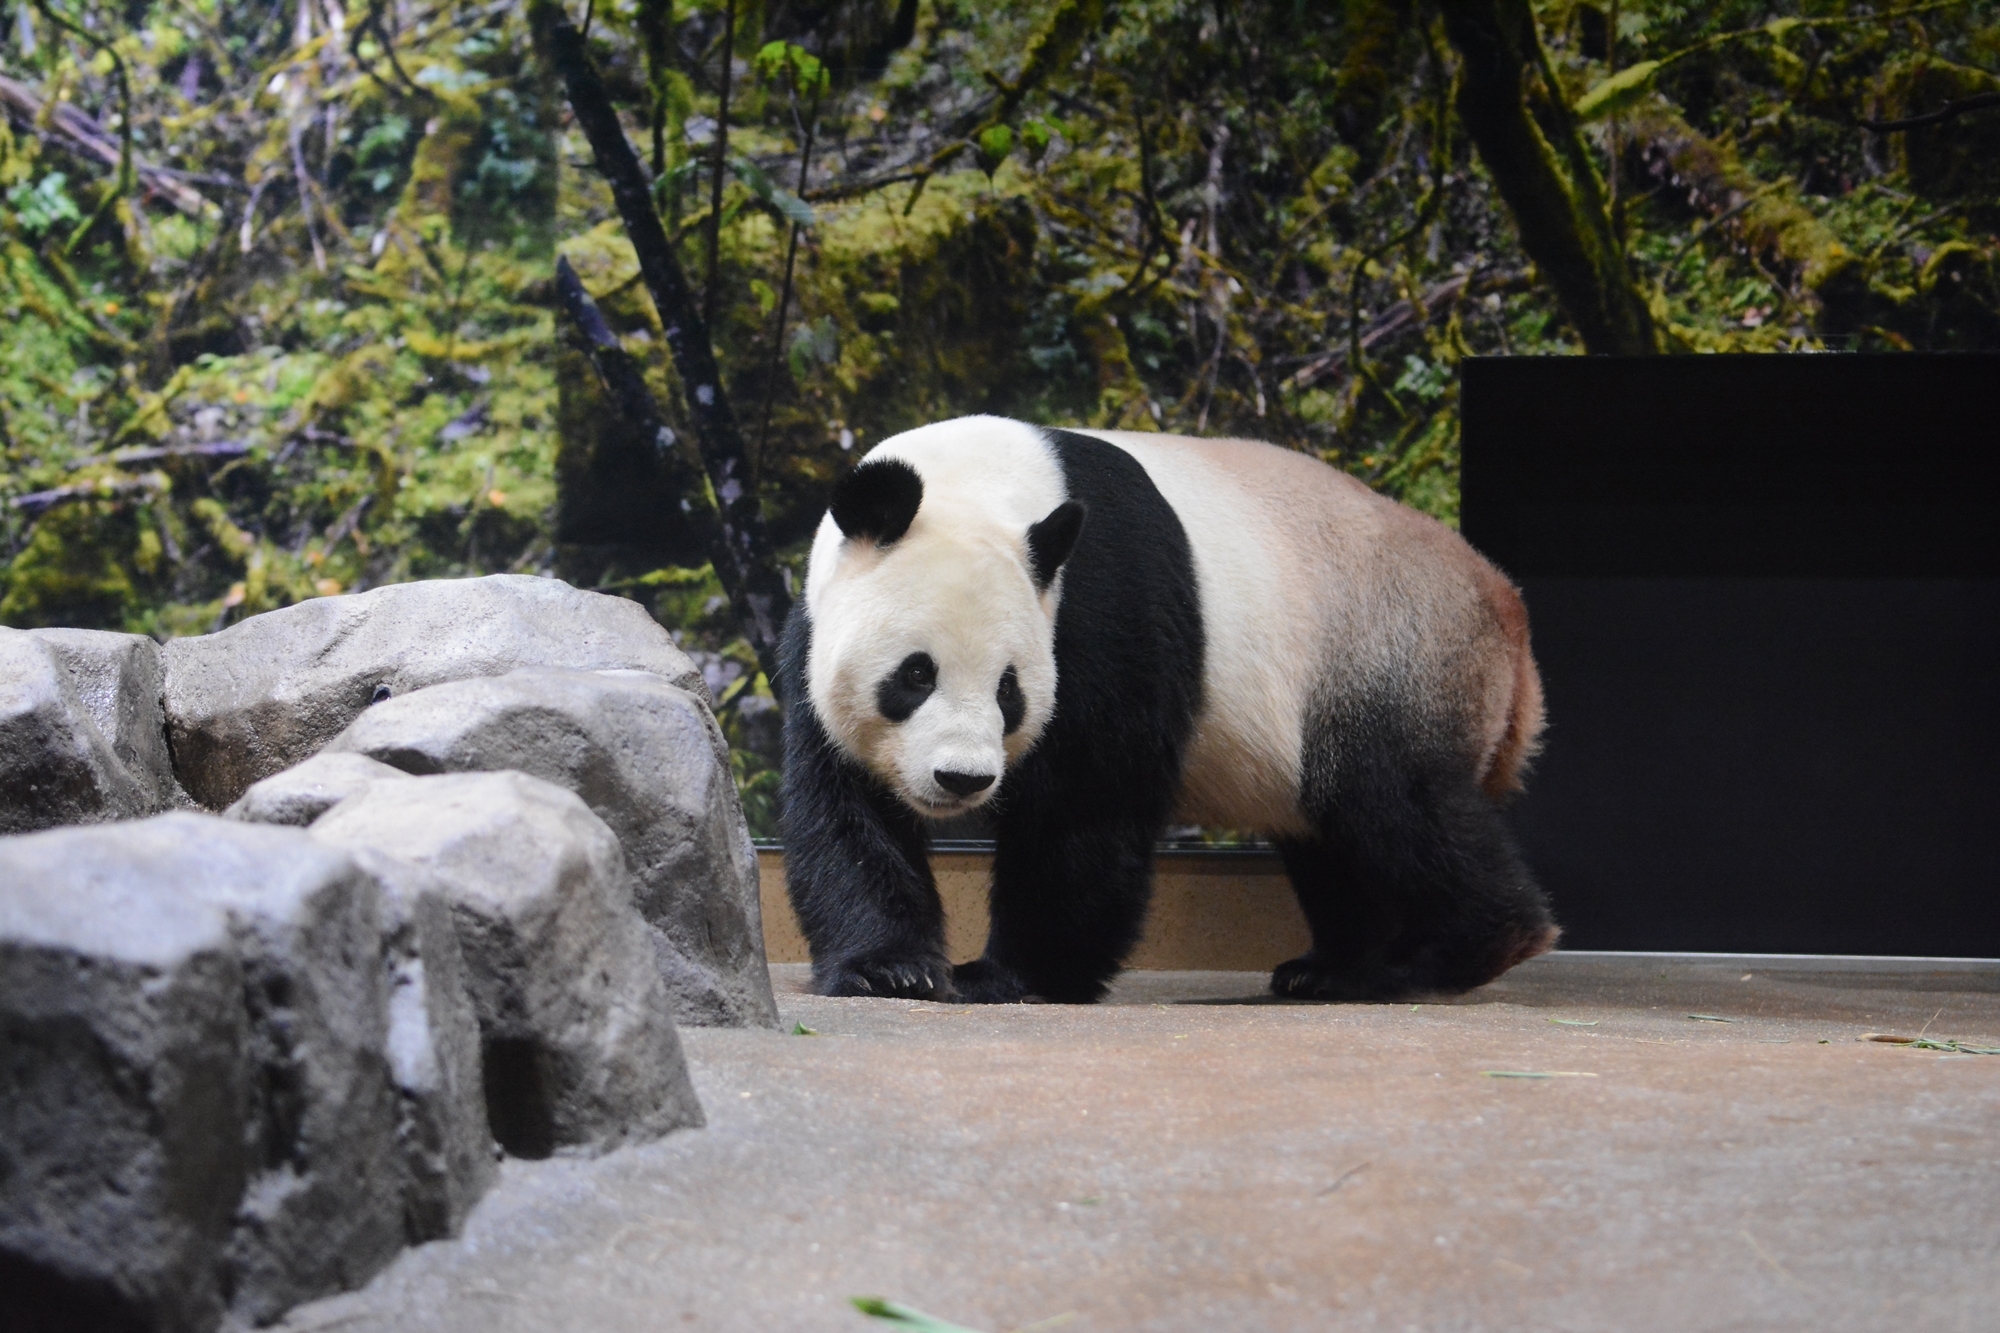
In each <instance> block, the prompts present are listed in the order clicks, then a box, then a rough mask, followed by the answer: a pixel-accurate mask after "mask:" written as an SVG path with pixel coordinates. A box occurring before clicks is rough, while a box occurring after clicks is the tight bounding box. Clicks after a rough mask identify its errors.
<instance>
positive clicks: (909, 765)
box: [896, 694, 1007, 819]
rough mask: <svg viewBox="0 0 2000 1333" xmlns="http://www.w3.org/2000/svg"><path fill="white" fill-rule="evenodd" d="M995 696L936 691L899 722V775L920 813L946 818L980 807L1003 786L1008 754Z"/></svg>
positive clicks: (904, 791) (906, 796) (906, 795)
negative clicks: (947, 695) (944, 694)
mask: <svg viewBox="0 0 2000 1333" xmlns="http://www.w3.org/2000/svg"><path fill="white" fill-rule="evenodd" d="M1003 726H1004V723H1003V721H1002V719H1001V717H1000V709H999V708H998V706H997V705H995V704H994V703H993V701H992V700H991V699H982V698H978V697H974V698H972V699H946V698H943V697H940V695H936V694H934V695H932V696H931V697H930V698H929V699H927V700H925V701H924V704H923V706H922V707H920V708H918V709H917V711H916V712H915V713H913V714H911V715H910V717H909V718H908V720H906V721H904V722H903V723H901V724H900V725H899V726H898V727H897V731H898V733H899V734H898V736H897V741H898V745H897V748H898V750H899V751H900V753H899V754H898V755H897V762H896V776H897V778H898V782H897V785H898V786H899V787H901V788H902V793H901V794H902V796H903V798H904V800H905V801H907V802H908V803H909V804H910V805H911V806H912V807H914V808H915V809H916V810H917V812H918V813H919V814H924V815H928V816H930V817H932V818H934V819H944V818H948V817H950V816H952V815H961V814H964V813H965V812H966V811H968V810H974V809H977V808H978V807H979V806H981V805H984V804H985V803H986V802H987V801H989V800H991V799H992V798H993V796H994V794H995V793H996V792H997V791H999V789H1000V784H1001V780H1002V778H1003V776H1004V774H1005V768H1006V763H1007V753H1006V750H1005V749H1004V747H1003V745H1002V739H1003V738H1002V735H1001V731H1002V728H1003Z"/></svg>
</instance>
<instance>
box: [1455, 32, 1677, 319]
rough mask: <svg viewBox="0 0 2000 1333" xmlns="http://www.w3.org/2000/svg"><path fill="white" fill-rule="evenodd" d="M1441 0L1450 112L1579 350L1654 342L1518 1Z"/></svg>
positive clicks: (1590, 169)
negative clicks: (1455, 59) (1458, 65)
mask: <svg viewBox="0 0 2000 1333" xmlns="http://www.w3.org/2000/svg"><path fill="white" fill-rule="evenodd" d="M1441 8H1442V10H1443V14H1444V26H1445V35H1446V36H1447V38H1448V39H1449V40H1450V42H1451V44H1452V47H1453V49H1455V50H1456V51H1457V52H1458V56H1459V59H1460V61H1461V62H1462V63H1463V72H1462V74H1461V76H1460V83H1459V90H1458V112H1459V117H1460V119H1462V120H1463V121H1464V123H1465V129H1466V132H1467V133H1468V134H1469V135H1471V137H1472V142H1473V143H1474V144H1475V145H1477V147H1478V149H1479V156H1480V159H1481V160H1482V161H1483V162H1485V164H1486V170H1487V172H1488V173H1489V174H1491V175H1492V177H1493V182H1494V184H1495V185H1496V186H1498V187H1499V190H1500V197H1501V198H1502V199H1504V200H1506V202H1507V208H1508V211H1509V212H1510V213H1512V214H1513V217H1514V225H1515V227H1516V229H1517V230H1518V231H1519V232H1520V234H1521V248H1522V249H1523V250H1525V251H1527V252H1528V257H1529V258H1530V259H1532V260H1534V261H1535V266H1536V267H1537V268H1539V269H1540V270H1541V272H1542V275H1543V276H1544V277H1546V278H1547V279H1548V281H1549V283H1550V285H1552V286H1553V287H1554V288H1555V291H1556V299H1557V300H1559V301H1561V302H1562V307H1563V313H1564V314H1566V315H1567V316H1568V317H1569V321H1570V323H1571V324H1572V325H1574V326H1575V327H1576V331H1577V333H1578V334H1579V335H1581V337H1582V338H1583V345H1584V347H1585V348H1586V349H1587V350H1588V351H1591V352H1597V353H1616V354H1624V355H1638V354H1643V353H1648V352H1657V351H1659V350H1660V341H1659V333H1658V330H1657V329H1656V328H1655V327H1654V324H1653V317H1652V314H1651V312H1650V311H1649V310H1648V309H1647V306H1646V302H1645V300H1644V298H1643V297H1641V295H1640V294H1639V291H1638V288H1637V287H1635V286H1634V285H1633V282H1632V275H1631V272H1630V271H1629V270H1628V269H1627V267H1626V264H1625V253H1624V250H1623V248H1622V247H1621V246H1620V245H1619V244H1618V237H1617V233H1616V232H1615V231H1614V230H1613V228H1612V225H1611V215H1610V212H1609V211H1608V210H1607V209H1606V207H1605V198H1604V184H1603V182H1602V181H1601V180H1600V179H1599V178H1598V175H1597V167H1596V165H1595V163H1594V162H1592V160H1591V157H1590V151H1589V149H1588V147H1587V146H1586V145H1585V144H1584V142H1583V136H1582V134H1581V132H1580V131H1579V130H1578V128H1577V125H1576V120H1575V118H1574V117H1573V116H1572V115H1571V114H1570V109H1569V105H1568V103H1566V102H1565V101H1564V100H1563V96H1562V91H1561V89H1560V88H1557V87H1555V86H1554V84H1553V80H1552V77H1551V75H1550V73H1549V66H1548V60H1547V58H1546V56H1545V55H1544V53H1543V51H1542V41H1541V36H1540V34H1539V33H1538V32H1537V31H1536V29H1535V16H1534V13H1533V11H1532V10H1531V9H1530V8H1529V7H1528V0H1443V3H1442V6H1441ZM1545 130H1546V133H1545V132H1544V131H1545Z"/></svg>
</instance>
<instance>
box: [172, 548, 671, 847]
mask: <svg viewBox="0 0 2000 1333" xmlns="http://www.w3.org/2000/svg"><path fill="white" fill-rule="evenodd" d="M164 652H165V660H166V712H167V726H168V733H169V736H170V738H171V742H172V747H173V755H174V762H175V765H176V772H177V773H178V774H179V777H180V781H181V785H182V786H183V787H184V788H186V790H187V793H188V794H189V795H190V796H192V797H193V798H194V799H195V800H196V801H198V802H200V803H201V804H202V805H204V806H206V807H208V808H210V809H215V810H220V809H222V808H224V807H225V806H227V805H229V804H230V803H231V802H233V801H235V800H236V798H237V797H239V796H241V795H242V794H243V792H244V791H245V789H247V788H248V787H249V786H250V785H251V784H252V783H254V782H257V781H258V780H260V779H262V778H267V777H269V776H271V775H272V774H274V773H279V772H282V771H283V770H285V769H287V768H290V767H291V766H292V765H293V764H296V763H298V762H299V761H300V760H302V759H305V758H306V757H308V756H309V755H312V754H314V753H316V752H317V751H318V750H319V749H320V747H321V746H323V745H325V744H326V742H327V741H329V740H331V739H332V738H333V737H334V736H335V735H337V734H338V733H339V732H340V731H341V730H342V728H344V727H346V726H347V725H348V723H350V722H352V721H353V720H354V719H355V718H356V717H357V716H358V715H359V714H360V713H361V711H362V710H363V709H365V708H367V707H368V706H369V704H370V703H373V702H379V701H380V700H382V699H387V698H392V697H395V696H397V695H402V694H407V693H409V692H410V691H412V690H418V689H422V688H424V687H425V686H427V685H436V684H440V683H442V682H444V681H450V680H464V679H467V678H470V677H475V676H494V675H500V674H503V673H505V672H508V671H511V670H513V669H514V668H516V667H521V666H568V667H578V668H584V669H589V670H597V669H602V668H614V667H615V668H630V669H634V670H640V671H651V672H654V673H656V674H658V675H661V676H664V677H666V678H667V679H668V680H671V681H674V682H675V683H677V684H680V685H681V686H683V688H686V689H690V690H693V691H695V692H697V693H699V692H701V691H702V690H703V688H704V687H703V686H702V684H701V674H700V673H699V672H698V671H696V670H695V668H694V666H693V664H692V663H690V662H689V661H688V659H687V657H686V656H685V655H684V654H683V653H682V652H681V651H680V650H679V649H678V648H676V647H675V646H674V643H673V639H672V638H671V636H669V635H668V633H667V632H666V631H665V630H664V629H662V628H660V626H659V625H658V624H657V623H655V622H654V620H653V619H652V617H650V616H649V615H647V614H646V611H645V609H644V608H643V607H641V606H640V605H639V604H638V603H637V602H632V601H627V600H625V599H623V598H619V597H608V596H604V595H602V594H599V593H590V592H580V591H578V590H577V589H575V588H572V587H570V586H569V585H568V584H566V583H561V582H558V581H556V580H554V579H540V578H532V577H528V576H524V575H513V574H495V575H491V576H489V577H486V578H479V579H439V580H433V581H430V582H424V583H402V584H394V585H391V586H389V587H384V588H376V589H374V590H372V591H370V592H365V593H356V594H353V595H350V596H345V597H321V598H316V599H314V600H312V601H309V602H301V603H299V604H297V605H296V606H288V607H285V608H283V609H281V610H277V611H267V612H265V613H264V614H262V615H258V616H252V617H250V618H249V619H248V620H245V621H243V622H241V623H240V624H237V625H233V626H231V627H230V628H229V629H226V630H223V631H222V632H221V633H219V634H210V635H204V636H202V637H199V638H188V639H175V640H173V641H172V642H171V643H169V644H167V646H166V648H165V650H164Z"/></svg>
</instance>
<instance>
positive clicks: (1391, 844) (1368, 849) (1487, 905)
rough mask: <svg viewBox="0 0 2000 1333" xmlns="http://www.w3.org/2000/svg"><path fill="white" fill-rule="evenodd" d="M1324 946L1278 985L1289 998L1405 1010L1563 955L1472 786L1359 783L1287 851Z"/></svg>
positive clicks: (1318, 943)
mask: <svg viewBox="0 0 2000 1333" xmlns="http://www.w3.org/2000/svg"><path fill="white" fill-rule="evenodd" d="M1284 855H1285V868H1286V870H1287V871H1288V872H1289V873H1290V875H1291V877H1292V887H1293V889H1294V891H1295V892H1296V893H1297V894H1298V897H1299V903H1300V906H1301V908H1303V910H1304V912H1305V915H1306V919H1307V922H1308V924H1309V925H1310V926H1311V928H1312V934H1313V947H1312V950H1311V951H1310V952H1309V953H1307V954H1306V955H1305V956H1304V957H1301V958H1296V959H1293V960H1292V961H1290V962H1288V963H1285V964H1282V965H1281V966H1280V967H1279V968H1278V969H1277V970H1276V971H1275V972H1274V973H1272V976H1271V988H1272V990H1273V991H1275V992H1276V993H1277V994H1279V995H1286V996H1295V997H1299V998H1311V999H1330V1000H1393V999H1400V998H1403V997H1406V996H1411V995H1420V994H1437V993H1458V992H1462V991H1467V990H1470V989H1472V988H1473V987H1475V986H1480V985H1484V984H1485V983H1486V982H1488V981H1491V980H1492V979H1493V978H1494V977H1496V976H1498V975H1500V974H1501V973H1502V972H1505V971H1506V970H1507V969H1508V968H1510V967H1512V966H1514V965H1515V964H1516V963H1519V962H1521V961H1523V960H1524V959H1527V958H1531V957H1533V956H1534V955H1535V954H1538V953H1541V952H1543V951H1544V950H1546V949H1548V948H1550V947H1551V946H1552V945H1553V944H1554V942H1555V938H1556V935H1557V929H1556V925H1555V921H1554V919H1553V918H1552V917H1551V915H1550V913H1549V908H1548V902H1547V899H1546V898H1545V897H1544V896H1543V894H1542V891H1541V889H1540V888H1539V887H1538V886H1537V885H1536V884H1535V882H1534V879H1533V877H1532V876H1531V875H1530V874H1529V872H1528V869H1527V866H1526V865H1525V864H1524V863H1523V861H1522V859H1521V854H1520V850H1519V848H1518V847H1517V846H1516V844H1515V842H1514V838H1513V835H1512V834H1511V833H1510V832H1509V831H1508V829H1507V826H1506V823H1505V821H1504V820H1503V819H1502V818H1501V816H1500V812H1499V810H1498V809H1496V808H1495V806H1494V805H1493V803H1492V802H1491V801H1490V800H1489V799H1488V798H1487V797H1486V796H1485V795H1484V793H1482V792H1481V791H1480V790H1479V789H1478V787H1477V786H1476V785H1475V784H1474V783H1473V782H1472V780H1471V779H1470V778H1469V777H1465V776H1460V775H1457V774H1453V773H1449V772H1438V771H1435V770H1433V771H1429V772H1425V771H1423V770H1421V769H1417V770H1411V769H1402V770H1397V769H1395V768H1385V769H1378V770H1377V771H1376V772H1374V773H1370V774H1365V775H1364V774H1350V775H1349V780H1348V781H1346V782H1343V783H1342V788H1341V791H1340V793H1339V798H1338V799H1337V800H1336V801H1335V802H1333V803H1332V805H1331V808H1329V809H1328V810H1327V811H1326V813H1325V815H1324V816H1323V818H1322V821H1321V830H1320V837H1318V838H1316V839H1311V840H1306V841H1301V842H1296V843H1292V844H1289V845H1287V846H1286V847H1285V848H1284Z"/></svg>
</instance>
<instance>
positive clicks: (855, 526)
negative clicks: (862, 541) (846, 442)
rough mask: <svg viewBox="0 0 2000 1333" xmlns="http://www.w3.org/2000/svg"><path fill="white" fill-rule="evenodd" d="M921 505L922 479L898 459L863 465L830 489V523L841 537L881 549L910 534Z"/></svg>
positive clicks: (887, 459)
mask: <svg viewBox="0 0 2000 1333" xmlns="http://www.w3.org/2000/svg"><path fill="white" fill-rule="evenodd" d="M923 502H924V479H923V478H922V477H920V476H918V475H917V470H916V469H915V468H913V467H911V466H910V465H909V464H908V463H905V462H904V461H903V460H902V459H900V458H884V459H881V460H879V461H876V462H870V463H863V464H862V465H861V466H860V467H857V468H855V469H854V470H853V471H852V472H850V473H848V474H847V475H846V476H845V477H842V478H841V479H840V481H839V482H838V483H837V484H836V485H835V486H834V488H833V505H832V510H833V521H834V523H835V524H837V525H838V526H839V528H840V531H841V533H842V535H844V536H847V537H857V538H872V539H873V540H875V541H877V542H879V543H881V544H882V545H884V546H887V545H889V544H890V543H891V542H894V541H897V540H899V539H900V538H901V537H902V535H903V534H904V533H906V532H908V531H909V530H910V522H911V520H913V519H915V518H916V516H917V506H919V505H921V504H922V503H923Z"/></svg>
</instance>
